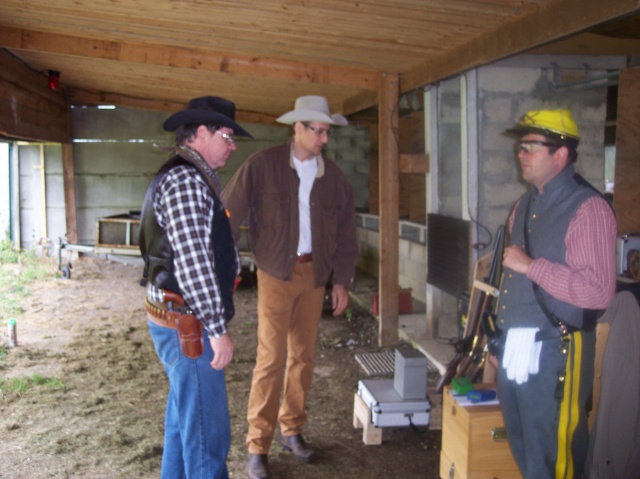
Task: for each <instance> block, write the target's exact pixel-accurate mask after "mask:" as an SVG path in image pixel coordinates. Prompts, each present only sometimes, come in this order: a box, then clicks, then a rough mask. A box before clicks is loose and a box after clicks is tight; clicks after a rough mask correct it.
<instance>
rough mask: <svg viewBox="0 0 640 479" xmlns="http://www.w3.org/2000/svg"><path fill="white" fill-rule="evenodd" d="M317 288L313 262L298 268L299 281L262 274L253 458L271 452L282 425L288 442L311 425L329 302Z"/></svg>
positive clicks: (251, 408) (252, 403)
mask: <svg viewBox="0 0 640 479" xmlns="http://www.w3.org/2000/svg"><path fill="white" fill-rule="evenodd" d="M313 283H314V281H313V263H311V262H308V263H296V265H295V269H294V273H293V281H280V280H278V279H276V278H274V277H273V276H270V275H268V274H266V273H264V272H263V271H260V270H258V350H257V354H256V365H255V368H254V369H253V380H252V383H251V393H250V395H249V405H248V410H247V419H248V421H249V431H248V433H247V446H248V448H249V453H251V454H267V453H268V452H269V447H270V446H271V441H272V439H273V432H274V429H275V426H276V422H279V423H280V430H281V432H282V434H284V435H286V436H291V435H294V434H299V433H301V432H302V427H303V425H304V423H305V422H306V419H307V416H306V413H305V402H306V399H307V395H308V393H309V388H310V386H311V379H312V377H313V367H314V361H315V350H316V338H317V336H318V325H319V323H320V316H321V315H322V304H323V299H324V288H323V287H321V288H316V287H314V284H313ZM285 360H286V369H285ZM283 380H284V393H283V398H282V405H280V406H279V400H280V389H281V387H282V384H283Z"/></svg>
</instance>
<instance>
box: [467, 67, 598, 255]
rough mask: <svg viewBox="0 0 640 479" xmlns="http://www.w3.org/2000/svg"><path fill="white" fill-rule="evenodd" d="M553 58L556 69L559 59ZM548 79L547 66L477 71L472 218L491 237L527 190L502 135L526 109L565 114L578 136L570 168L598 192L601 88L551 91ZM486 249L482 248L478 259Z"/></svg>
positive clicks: (511, 142)
mask: <svg viewBox="0 0 640 479" xmlns="http://www.w3.org/2000/svg"><path fill="white" fill-rule="evenodd" d="M556 60H557V62H558V63H557V64H558V66H559V67H560V68H562V66H563V61H562V57H558V58H556ZM596 74H597V73H596ZM552 80H553V71H552V70H551V69H550V68H540V67H537V68H536V67H513V66H511V67H506V66H488V67H484V68H481V69H479V70H478V106H479V112H478V113H479V115H478V118H479V129H478V131H479V145H478V149H479V162H480V164H479V168H478V174H479V179H478V189H479V205H478V220H479V222H480V223H481V224H482V225H483V226H485V227H486V228H487V229H488V230H489V231H490V232H491V234H493V233H495V231H496V230H497V228H498V226H499V225H500V224H504V223H505V222H506V220H507V218H508V215H509V213H510V211H511V208H512V206H513V204H514V202H515V201H516V200H517V199H518V198H519V197H520V196H521V195H522V194H523V193H524V192H525V191H526V189H527V185H526V184H525V183H523V182H522V180H521V179H520V167H519V163H518V158H517V151H516V146H515V140H514V139H513V138H511V137H509V136H506V135H505V134H504V131H505V130H506V129H507V128H511V127H513V126H515V125H516V124H517V123H518V121H519V120H520V118H521V117H522V116H523V115H524V114H525V113H526V112H527V111H530V110H541V109H558V108H568V109H570V110H571V112H572V114H573V116H574V118H575V119H576V122H577V123H578V127H579V130H580V133H581V141H580V145H579V147H578V161H577V163H576V170H577V171H578V173H580V174H581V175H583V176H584V177H585V178H586V179H587V180H588V181H590V182H591V183H592V184H593V185H594V186H595V187H596V188H598V189H599V190H600V191H604V158H605V154H604V124H605V118H606V95H607V90H606V87H603V86H601V87H597V86H596V87H590V88H588V89H579V90H578V89H563V90H557V89H554V87H553V83H552ZM482 239H483V238H481V240H482ZM490 251H491V250H490V248H486V249H485V250H484V251H483V252H480V255H482V254H486V253H487V252H490Z"/></svg>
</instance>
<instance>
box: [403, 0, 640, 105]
mask: <svg viewBox="0 0 640 479" xmlns="http://www.w3.org/2000/svg"><path fill="white" fill-rule="evenodd" d="M638 11H640V2H639V1H638V0H608V1H607V2H602V1H601V0H555V1H550V2H548V3H545V4H544V5H541V7H540V9H539V10H537V11H536V12H534V13H532V14H530V15H527V16H525V17H522V18H519V19H517V20H514V21H512V22H509V23H506V24H504V25H502V26H501V27H499V28H497V29H495V30H493V31H491V32H489V33H487V34H486V35H484V36H482V37H481V38H478V39H475V40H472V41H471V42H469V44H466V45H463V46H461V47H458V48H457V49H455V50H454V51H452V52H451V53H450V54H448V55H446V58H442V59H437V60H434V61H431V62H425V63H423V64H422V65H420V66H418V67H416V68H414V69H413V70H412V71H410V72H407V73H405V74H403V75H402V76H401V90H402V92H406V91H410V90H413V89H415V88H418V87H420V86H424V85H427V84H429V83H432V82H434V81H437V80H440V79H442V78H446V77H449V76H451V75H455V74H458V73H461V72H463V71H466V70H469V69H471V68H475V67H478V66H480V65H484V64H487V63H490V62H493V61H496V60H500V59H502V58H505V57H508V56H510V55H514V54H516V53H521V52H524V51H526V50H528V49H530V48H534V47H537V46H540V45H542V44H544V43H548V42H551V41H554V40H557V39H559V38H563V37H566V36H569V35H571V34H574V33H576V32H579V31H581V30H585V29H587V28H589V27H592V26H594V25H596V24H599V23H602V22H604V21H607V20H611V19H614V18H617V17H620V16H623V15H626V14H630V13H637V12H638ZM576 12H580V13H579V14H577V13H576Z"/></svg>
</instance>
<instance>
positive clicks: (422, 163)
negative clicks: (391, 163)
mask: <svg viewBox="0 0 640 479" xmlns="http://www.w3.org/2000/svg"><path fill="white" fill-rule="evenodd" d="M400 173H429V155H426V154H422V155H418V154H411V153H402V154H400Z"/></svg>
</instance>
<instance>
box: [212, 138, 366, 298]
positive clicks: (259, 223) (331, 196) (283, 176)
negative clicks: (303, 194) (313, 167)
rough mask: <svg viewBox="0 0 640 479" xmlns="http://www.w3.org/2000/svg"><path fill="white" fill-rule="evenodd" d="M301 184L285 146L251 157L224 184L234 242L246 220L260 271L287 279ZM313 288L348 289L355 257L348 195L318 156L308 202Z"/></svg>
mask: <svg viewBox="0 0 640 479" xmlns="http://www.w3.org/2000/svg"><path fill="white" fill-rule="evenodd" d="M299 184H300V180H299V178H298V174H297V172H296V169H295V166H294V165H293V160H292V158H291V145H290V143H286V144H284V145H278V146H274V147H271V148H267V149H264V150H262V151H259V152H257V153H254V154H253V155H252V156H251V157H249V159H247V161H245V163H244V164H243V165H242V166H241V167H240V169H239V170H238V171H237V172H236V173H235V174H234V175H233V177H232V178H231V180H229V182H228V183H227V185H226V187H225V189H224V193H223V197H224V199H225V202H226V205H227V208H228V209H229V212H230V213H231V218H230V221H231V229H232V231H233V234H234V237H235V238H236V240H237V239H238V238H239V236H240V225H241V224H242V223H243V221H244V220H245V218H247V217H248V221H249V222H248V225H249V244H250V246H251V251H252V254H253V259H254V261H255V263H256V265H257V266H258V268H260V269H261V270H262V271H264V272H265V273H268V274H270V275H271V276H273V277H275V278H277V279H280V280H283V281H288V280H290V279H291V277H292V275H293V268H294V265H295V261H296V254H297V251H296V249H297V247H298V236H299V214H298V187H299ZM310 209H311V238H312V239H311V241H312V253H313V269H314V276H315V286H316V287H322V286H324V285H325V284H326V283H327V280H328V279H329V276H330V274H331V272H332V271H333V283H334V284H342V285H345V286H346V287H347V288H348V289H351V290H352V289H353V285H354V276H355V264H356V258H357V254H358V242H357V238H356V225H355V207H354V201H353V191H352V189H351V185H350V184H349V182H348V181H347V179H346V177H345V176H344V174H343V173H342V171H340V169H339V168H338V166H337V165H336V164H335V163H334V162H332V161H331V160H328V159H327V158H324V157H318V174H317V176H316V179H315V181H314V182H313V188H312V189H311V198H310Z"/></svg>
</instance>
